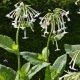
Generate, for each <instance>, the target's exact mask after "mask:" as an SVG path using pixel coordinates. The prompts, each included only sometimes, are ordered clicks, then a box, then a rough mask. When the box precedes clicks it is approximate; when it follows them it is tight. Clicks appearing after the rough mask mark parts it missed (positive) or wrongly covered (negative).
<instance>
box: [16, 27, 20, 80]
mask: <svg viewBox="0 0 80 80" xmlns="http://www.w3.org/2000/svg"><path fill="white" fill-rule="evenodd" d="M19 29H20V28H18V29H17V32H16V45H18V49H17V60H18V80H20V52H19V41H18V39H19Z"/></svg>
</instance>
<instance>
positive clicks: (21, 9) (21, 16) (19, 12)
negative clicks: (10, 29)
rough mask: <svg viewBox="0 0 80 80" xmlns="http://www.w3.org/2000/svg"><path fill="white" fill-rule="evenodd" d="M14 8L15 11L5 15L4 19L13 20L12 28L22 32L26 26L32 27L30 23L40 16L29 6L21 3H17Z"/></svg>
mask: <svg viewBox="0 0 80 80" xmlns="http://www.w3.org/2000/svg"><path fill="white" fill-rule="evenodd" d="M14 6H15V8H16V9H15V10H13V11H11V12H10V13H9V14H7V15H6V17H8V18H12V19H13V21H12V25H13V26H14V28H21V29H22V30H24V29H25V27H26V26H27V27H29V26H32V23H33V22H35V20H36V19H35V18H36V17H38V16H39V15H40V13H38V12H37V11H36V10H34V9H32V8H31V7H30V5H25V4H24V3H23V2H18V3H17V4H15V5H14ZM32 31H33V29H32ZM24 33H25V31H24ZM24 36H25V35H24Z"/></svg>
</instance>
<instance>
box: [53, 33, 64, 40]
mask: <svg viewBox="0 0 80 80" xmlns="http://www.w3.org/2000/svg"><path fill="white" fill-rule="evenodd" d="M64 35H65V34H64V33H59V34H57V35H56V36H55V37H54V38H55V40H57V41H58V40H61V38H63V37H64Z"/></svg>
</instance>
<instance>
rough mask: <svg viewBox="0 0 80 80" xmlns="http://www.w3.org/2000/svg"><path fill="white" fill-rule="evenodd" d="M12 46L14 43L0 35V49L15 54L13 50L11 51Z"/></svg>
mask: <svg viewBox="0 0 80 80" xmlns="http://www.w3.org/2000/svg"><path fill="white" fill-rule="evenodd" d="M13 44H14V41H13V40H12V39H11V38H10V37H8V36H4V35H0V47H1V48H3V49H5V50H7V51H8V52H11V53H15V50H13V49H12V45H13Z"/></svg>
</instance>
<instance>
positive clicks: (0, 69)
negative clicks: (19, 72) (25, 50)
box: [0, 64, 16, 80]
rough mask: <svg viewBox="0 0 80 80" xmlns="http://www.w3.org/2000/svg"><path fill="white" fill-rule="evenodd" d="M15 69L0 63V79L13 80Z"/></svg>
mask: <svg viewBox="0 0 80 80" xmlns="http://www.w3.org/2000/svg"><path fill="white" fill-rule="evenodd" d="M15 77H16V71H14V70H13V69H11V68H9V67H6V66H4V65H1V64H0V80H15Z"/></svg>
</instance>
